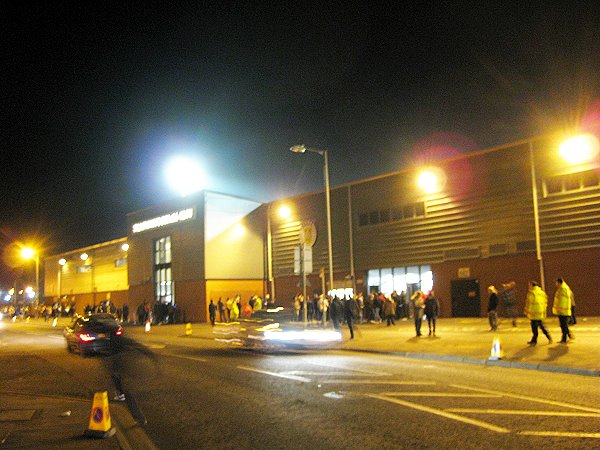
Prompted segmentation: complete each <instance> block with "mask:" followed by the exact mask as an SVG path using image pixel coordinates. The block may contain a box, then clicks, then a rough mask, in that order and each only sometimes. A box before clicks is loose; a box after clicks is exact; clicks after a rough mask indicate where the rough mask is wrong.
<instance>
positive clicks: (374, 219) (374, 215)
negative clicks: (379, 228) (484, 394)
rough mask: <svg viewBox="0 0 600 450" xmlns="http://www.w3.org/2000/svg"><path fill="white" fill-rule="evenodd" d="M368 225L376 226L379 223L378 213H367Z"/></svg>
mask: <svg viewBox="0 0 600 450" xmlns="http://www.w3.org/2000/svg"><path fill="white" fill-rule="evenodd" d="M369 223H370V224H371V225H376V224H378V223H379V211H371V212H370V213H369Z"/></svg>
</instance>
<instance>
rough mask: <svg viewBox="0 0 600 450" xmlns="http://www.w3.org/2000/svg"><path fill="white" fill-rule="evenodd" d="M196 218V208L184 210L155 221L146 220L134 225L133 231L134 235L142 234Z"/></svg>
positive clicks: (156, 218)
mask: <svg viewBox="0 0 600 450" xmlns="http://www.w3.org/2000/svg"><path fill="white" fill-rule="evenodd" d="M193 217H194V208H188V209H182V210H181V211H177V212H174V213H171V214H165V215H164V216H160V217H155V218H154V219H149V220H144V221H143V222H139V223H134V224H133V226H132V227H131V228H132V231H133V232H134V233H140V232H142V231H146V230H151V229H153V228H160V227H164V226H165V225H170V224H172V223H177V222H183V221H184V220H189V219H192V218H193Z"/></svg>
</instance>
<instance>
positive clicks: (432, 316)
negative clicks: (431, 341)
mask: <svg viewBox="0 0 600 450" xmlns="http://www.w3.org/2000/svg"><path fill="white" fill-rule="evenodd" d="M439 313H440V302H439V301H438V299H437V298H436V296H435V292H434V291H433V289H432V290H431V292H430V293H429V295H428V296H427V298H426V299H425V315H426V316H427V325H428V326H429V336H431V333H432V331H433V335H434V336H435V323H436V321H437V316H438V315H439ZM432 325H433V328H432Z"/></svg>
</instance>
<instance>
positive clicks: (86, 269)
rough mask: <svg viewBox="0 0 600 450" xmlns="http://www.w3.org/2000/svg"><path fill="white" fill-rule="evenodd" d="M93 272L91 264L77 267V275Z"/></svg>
mask: <svg viewBox="0 0 600 450" xmlns="http://www.w3.org/2000/svg"><path fill="white" fill-rule="evenodd" d="M91 271H92V265H91V264H85V265H83V266H77V273H87V272H91Z"/></svg>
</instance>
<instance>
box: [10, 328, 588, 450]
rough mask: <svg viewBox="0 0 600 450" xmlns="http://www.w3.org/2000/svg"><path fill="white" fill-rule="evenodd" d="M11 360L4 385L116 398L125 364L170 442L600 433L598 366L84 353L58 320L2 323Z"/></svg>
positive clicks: (337, 355) (351, 443)
mask: <svg viewBox="0 0 600 450" xmlns="http://www.w3.org/2000/svg"><path fill="white" fill-rule="evenodd" d="M4 323H5V322H4ZM4 323H3V325H4ZM17 325H18V324H17ZM29 325H31V324H29ZM0 367H1V369H0V388H1V389H2V390H3V391H12V392H14V391H21V392H22V391H26V392H30V393H32V394H35V393H39V394H54V395H61V396H65V397H86V396H88V398H91V397H90V396H91V394H92V393H93V392H95V391H99V390H106V389H108V390H109V392H110V395H111V398H112V396H113V395H114V392H115V389H114V382H115V379H118V378H120V380H121V382H122V385H123V390H124V391H125V392H126V394H127V401H128V404H129V405H130V407H132V411H133V413H134V415H135V416H136V417H137V418H138V419H139V420H140V421H141V420H143V419H145V420H146V421H147V424H146V425H145V430H146V432H147V434H148V436H149V438H150V439H151V440H152V441H153V442H154V443H155V445H156V446H157V447H159V448H165V449H166V448H182V449H184V448H185V449H190V448H324V449H329V448H332V449H333V448H449V447H457V448H530V447H542V446H543V447H548V448H566V447H569V448H598V445H599V443H600V440H599V439H600V406H599V405H600V389H599V387H600V380H598V378H597V377H585V376H578V375H568V374H558V373H546V372H539V371H530V370H521V369H514V368H511V369H508V368H502V367H484V366H476V365H470V364H461V363H449V362H438V361H424V360H417V359H410V358H402V357H396V356H387V355H370V354H358V353H352V352H333V351H311V352H298V351H296V352H281V353H276V354H272V353H262V352H255V351H247V350H241V349H237V348H230V347H226V346H224V345H222V344H220V343H215V342H212V341H208V340H204V341H200V342H194V343H193V345H181V340H174V339H169V338H165V339H164V342H154V343H153V344H151V345H150V346H147V347H146V346H142V345H140V344H138V343H136V342H135V341H129V342H128V344H127V345H125V347H124V349H123V351H122V352H120V353H118V354H116V355H112V356H105V357H90V358H80V357H79V356H77V355H72V354H69V353H67V351H66V350H65V348H64V342H63V341H62V338H61V336H60V330H52V329H48V327H47V326H39V327H38V326H28V327H25V326H24V325H21V326H13V327H10V326H7V327H3V328H1V329H0Z"/></svg>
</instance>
